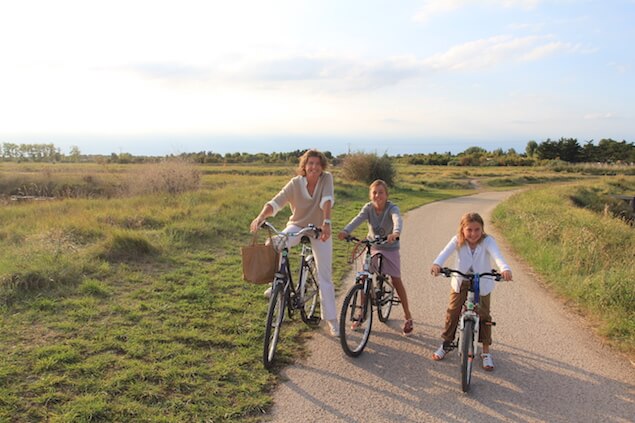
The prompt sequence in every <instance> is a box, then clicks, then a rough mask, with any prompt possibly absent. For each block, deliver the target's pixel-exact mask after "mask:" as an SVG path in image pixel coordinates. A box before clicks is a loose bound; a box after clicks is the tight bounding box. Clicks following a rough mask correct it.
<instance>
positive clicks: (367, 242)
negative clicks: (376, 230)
mask: <svg viewBox="0 0 635 423" xmlns="http://www.w3.org/2000/svg"><path fill="white" fill-rule="evenodd" d="M398 239H399V237H397V239H396V240H398ZM344 241H346V242H358V243H360V244H365V245H381V244H385V243H387V242H388V237H386V236H379V235H376V236H375V239H367V238H366V239H359V238H357V237H354V236H352V235H347V236H346V238H344Z"/></svg>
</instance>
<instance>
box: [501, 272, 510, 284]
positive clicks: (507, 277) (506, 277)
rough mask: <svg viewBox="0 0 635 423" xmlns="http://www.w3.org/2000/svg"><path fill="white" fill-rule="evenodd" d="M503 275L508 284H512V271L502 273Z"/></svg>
mask: <svg viewBox="0 0 635 423" xmlns="http://www.w3.org/2000/svg"><path fill="white" fill-rule="evenodd" d="M501 275H502V276H503V279H504V280H506V281H507V282H510V281H511V280H512V271H511V270H505V271H503V272H502V273H501Z"/></svg>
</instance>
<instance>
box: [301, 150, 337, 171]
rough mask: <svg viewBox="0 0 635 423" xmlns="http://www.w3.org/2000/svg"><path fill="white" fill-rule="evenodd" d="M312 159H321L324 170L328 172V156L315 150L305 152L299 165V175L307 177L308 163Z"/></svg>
mask: <svg viewBox="0 0 635 423" xmlns="http://www.w3.org/2000/svg"><path fill="white" fill-rule="evenodd" d="M310 157H319V159H320V164H321V165H322V170H323V171H324V170H326V168H327V166H328V165H329V162H328V160H326V156H325V155H324V153H322V152H321V151H318V150H316V149H314V148H312V149H310V150H307V151H305V152H304V154H303V155H302V156H300V163H298V169H297V172H298V175H302V176H306V162H308V161H309V158H310Z"/></svg>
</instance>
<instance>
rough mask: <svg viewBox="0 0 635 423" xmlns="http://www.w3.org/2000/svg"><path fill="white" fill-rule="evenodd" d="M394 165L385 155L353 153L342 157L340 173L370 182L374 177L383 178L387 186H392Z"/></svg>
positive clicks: (350, 177) (352, 178) (349, 177)
mask: <svg viewBox="0 0 635 423" xmlns="http://www.w3.org/2000/svg"><path fill="white" fill-rule="evenodd" d="M396 173H397V172H396V170H395V167H394V165H393V163H392V161H391V160H390V158H389V157H388V156H387V155H385V154H384V155H383V156H382V157H379V156H378V155H377V154H375V153H354V154H349V155H347V156H346V158H344V162H343V164H342V175H343V176H344V178H346V179H349V180H352V181H358V182H365V183H367V184H370V183H371V182H373V181H374V180H375V179H383V180H384V181H385V182H386V184H388V186H391V187H392V186H394V182H395V175H396Z"/></svg>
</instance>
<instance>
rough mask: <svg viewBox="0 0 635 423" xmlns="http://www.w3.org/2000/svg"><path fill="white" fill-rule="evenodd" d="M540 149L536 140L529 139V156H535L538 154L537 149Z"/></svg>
mask: <svg viewBox="0 0 635 423" xmlns="http://www.w3.org/2000/svg"><path fill="white" fill-rule="evenodd" d="M537 150H538V143H537V142H536V141H533V140H531V141H529V142H528V143H527V147H525V154H527V157H534V156H535V155H536V151H537Z"/></svg>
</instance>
